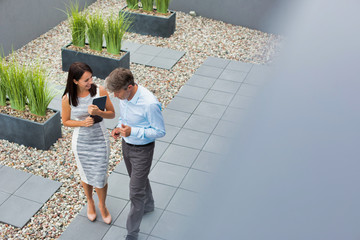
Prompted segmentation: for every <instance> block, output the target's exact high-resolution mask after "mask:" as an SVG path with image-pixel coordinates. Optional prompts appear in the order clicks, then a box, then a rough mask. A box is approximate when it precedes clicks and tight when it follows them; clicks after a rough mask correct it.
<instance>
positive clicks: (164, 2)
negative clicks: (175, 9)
mask: <svg viewBox="0 0 360 240" xmlns="http://www.w3.org/2000/svg"><path fill="white" fill-rule="evenodd" d="M169 3H170V0H156V9H157V11H158V12H160V13H167V12H168V9H169Z"/></svg>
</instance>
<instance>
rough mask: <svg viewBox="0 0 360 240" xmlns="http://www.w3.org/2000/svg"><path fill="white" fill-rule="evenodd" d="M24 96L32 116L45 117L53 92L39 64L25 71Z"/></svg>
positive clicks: (53, 95)
mask: <svg viewBox="0 0 360 240" xmlns="http://www.w3.org/2000/svg"><path fill="white" fill-rule="evenodd" d="M26 73H27V74H26V85H27V88H26V96H27V100H28V106H29V109H30V112H31V113H32V114H34V115H38V116H45V115H46V110H47V107H48V106H49V104H50V102H51V100H52V99H53V98H54V97H55V92H54V91H53V89H51V88H50V87H49V85H48V83H47V81H46V75H45V71H44V69H42V68H41V66H40V64H36V65H35V66H32V67H31V70H30V69H28V70H27V71H26Z"/></svg>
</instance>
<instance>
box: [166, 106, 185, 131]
mask: <svg viewBox="0 0 360 240" xmlns="http://www.w3.org/2000/svg"><path fill="white" fill-rule="evenodd" d="M162 114H163V117H164V122H165V123H166V124H168V125H172V126H176V127H182V126H184V124H185V123H186V121H187V120H188V119H189V117H190V115H191V114H190V113H186V112H182V111H177V110H173V109H170V108H166V109H164V110H163V112H162Z"/></svg>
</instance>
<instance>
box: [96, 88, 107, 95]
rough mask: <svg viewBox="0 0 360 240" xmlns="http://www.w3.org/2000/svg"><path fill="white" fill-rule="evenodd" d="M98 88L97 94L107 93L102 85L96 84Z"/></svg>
mask: <svg viewBox="0 0 360 240" xmlns="http://www.w3.org/2000/svg"><path fill="white" fill-rule="evenodd" d="M98 88H99V94H100V96H105V95H107V91H106V89H105V88H104V87H103V86H98Z"/></svg>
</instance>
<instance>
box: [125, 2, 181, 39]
mask: <svg viewBox="0 0 360 240" xmlns="http://www.w3.org/2000/svg"><path fill="white" fill-rule="evenodd" d="M125 8H126V7H125ZM125 8H123V9H121V10H120V12H126V13H128V14H129V17H130V19H133V23H132V24H131V27H130V28H129V30H128V31H129V32H134V33H138V34H142V35H151V36H157V37H164V38H168V37H170V36H171V35H172V34H173V33H174V31H175V26H176V12H173V11H170V12H171V15H170V16H168V17H159V16H151V15H146V14H141V13H135V12H131V11H125V10H124V9H125Z"/></svg>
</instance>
